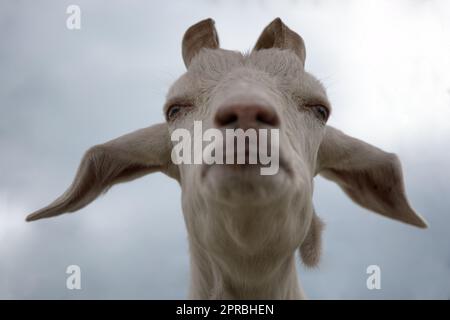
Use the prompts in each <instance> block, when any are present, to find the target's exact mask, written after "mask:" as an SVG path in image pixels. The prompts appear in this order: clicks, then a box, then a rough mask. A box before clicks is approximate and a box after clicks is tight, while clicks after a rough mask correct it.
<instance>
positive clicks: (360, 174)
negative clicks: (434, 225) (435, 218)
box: [316, 126, 427, 228]
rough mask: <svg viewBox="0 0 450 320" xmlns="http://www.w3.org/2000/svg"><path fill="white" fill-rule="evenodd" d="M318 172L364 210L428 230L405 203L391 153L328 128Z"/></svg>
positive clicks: (398, 169) (398, 168)
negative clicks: (334, 183) (335, 184)
mask: <svg viewBox="0 0 450 320" xmlns="http://www.w3.org/2000/svg"><path fill="white" fill-rule="evenodd" d="M317 173H319V174H321V175H322V176H323V177H325V178H327V179H329V180H332V181H334V182H336V183H337V184H338V185H339V186H340V187H341V188H342V189H343V190H344V192H345V193H346V194H347V195H348V196H349V197H350V198H351V199H352V200H353V201H355V202H356V203H358V204H359V205H361V206H362V207H364V208H366V209H369V210H372V211H375V212H377V213H379V214H381V215H384V216H386V217H389V218H392V219H395V220H399V221H402V222H405V223H408V224H411V225H414V226H417V227H420V228H426V227H427V224H426V222H425V220H424V219H423V218H422V217H421V216H420V215H419V214H418V213H416V212H415V211H414V210H413V209H412V208H411V206H410V204H409V202H408V199H407V197H406V193H405V187H404V183H403V174H402V168H401V164H400V161H399V159H398V157H397V156H396V155H395V154H393V153H387V152H384V151H383V150H380V149H378V148H376V147H374V146H372V145H370V144H367V143H365V142H363V141H361V140H358V139H355V138H352V137H349V136H347V135H345V134H344V133H343V132H341V131H339V130H337V129H335V128H333V127H329V126H328V127H327V128H326V132H325V136H324V139H323V141H322V143H321V145H320V147H319V152H318V159H317V167H316V174H317Z"/></svg>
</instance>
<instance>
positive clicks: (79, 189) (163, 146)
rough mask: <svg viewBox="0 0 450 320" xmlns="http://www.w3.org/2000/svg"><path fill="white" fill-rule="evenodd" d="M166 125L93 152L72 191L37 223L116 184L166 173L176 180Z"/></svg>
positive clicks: (38, 213)
mask: <svg viewBox="0 0 450 320" xmlns="http://www.w3.org/2000/svg"><path fill="white" fill-rule="evenodd" d="M170 150H171V149H170V137H169V132H168V128H167V125H166V124H157V125H154V126H151V127H148V128H144V129H140V130H137V131H135V132H132V133H129V134H126V135H124V136H121V137H119V138H117V139H114V140H111V141H109V142H107V143H104V144H100V145H96V146H94V147H92V148H90V149H89V150H88V151H87V152H86V153H85V155H84V157H83V159H82V160H81V164H80V166H79V168H78V172H77V174H76V176H75V179H74V181H73V183H72V185H71V186H70V187H69V189H68V190H67V191H66V192H65V193H64V194H63V195H61V196H60V197H59V198H58V199H56V200H55V201H54V202H53V203H51V204H50V205H49V206H47V207H45V208H43V209H41V210H38V211H36V212H34V213H32V214H30V215H29V216H28V217H27V218H26V220H27V221H33V220H38V219H42V218H49V217H53V216H57V215H60V214H63V213H66V212H73V211H76V210H79V209H81V208H83V207H84V206H86V205H88V204H89V203H91V202H92V201H93V200H95V198H97V197H98V196H99V195H100V194H101V193H102V192H106V191H107V190H108V189H109V188H110V187H111V186H113V185H114V184H116V183H120V182H126V181H130V180H133V179H136V178H139V177H141V176H143V175H146V174H149V173H152V172H155V171H162V172H164V173H166V174H168V175H170V176H172V177H174V178H176V172H175V168H173V167H172V164H171V162H170V161H171V160H170V159H171V158H170Z"/></svg>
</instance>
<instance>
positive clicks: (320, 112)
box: [309, 104, 330, 122]
mask: <svg viewBox="0 0 450 320" xmlns="http://www.w3.org/2000/svg"><path fill="white" fill-rule="evenodd" d="M309 108H311V110H312V111H313V112H314V115H315V116H316V117H317V118H318V119H319V120H321V121H323V122H326V121H327V120H328V117H329V115H330V111H328V108H327V107H325V106H323V105H320V104H319V105H313V106H310V107H309Z"/></svg>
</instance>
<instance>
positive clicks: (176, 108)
mask: <svg viewBox="0 0 450 320" xmlns="http://www.w3.org/2000/svg"><path fill="white" fill-rule="evenodd" d="M182 108H183V106H182V105H179V104H174V105H171V106H170V107H169V108H168V109H167V113H166V117H167V120H173V119H175V117H176V116H177V114H178V113H179V112H180V111H181V109H182Z"/></svg>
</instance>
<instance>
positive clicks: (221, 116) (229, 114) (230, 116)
mask: <svg viewBox="0 0 450 320" xmlns="http://www.w3.org/2000/svg"><path fill="white" fill-rule="evenodd" d="M237 121H238V115H237V114H236V113H235V112H233V110H227V111H225V112H219V113H218V114H217V116H216V124H217V125H218V126H221V127H223V126H226V125H229V124H232V123H234V122H237Z"/></svg>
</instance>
